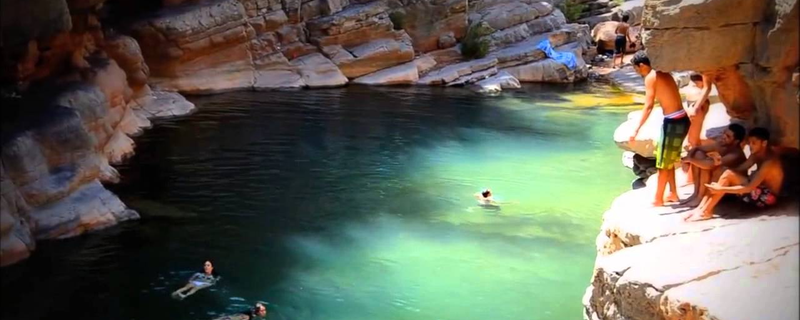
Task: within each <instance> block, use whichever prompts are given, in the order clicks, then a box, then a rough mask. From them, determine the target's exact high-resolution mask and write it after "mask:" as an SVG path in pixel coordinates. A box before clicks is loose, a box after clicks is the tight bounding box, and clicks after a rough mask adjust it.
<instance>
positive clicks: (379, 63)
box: [338, 31, 414, 79]
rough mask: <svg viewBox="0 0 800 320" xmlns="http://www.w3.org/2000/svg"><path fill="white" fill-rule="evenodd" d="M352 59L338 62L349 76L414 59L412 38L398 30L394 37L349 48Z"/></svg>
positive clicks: (352, 76)
mask: <svg viewBox="0 0 800 320" xmlns="http://www.w3.org/2000/svg"><path fill="white" fill-rule="evenodd" d="M349 51H350V53H352V55H353V59H352V60H348V61H345V62H341V63H339V64H338V66H339V68H340V69H341V70H342V73H343V74H344V75H345V76H346V77H348V78H351V79H352V78H357V77H360V76H363V75H366V74H369V73H372V72H375V71H378V70H381V69H385V68H388V67H392V66H396V65H398V64H401V63H404V62H408V61H411V60H412V59H414V48H413V47H412V45H411V38H410V37H409V36H408V35H407V34H406V33H405V32H402V31H401V32H397V33H396V34H395V35H394V38H393V39H377V40H373V41H370V42H368V43H365V44H363V45H360V46H357V47H353V48H352V49H350V50H349Z"/></svg>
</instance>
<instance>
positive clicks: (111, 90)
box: [0, 0, 590, 265]
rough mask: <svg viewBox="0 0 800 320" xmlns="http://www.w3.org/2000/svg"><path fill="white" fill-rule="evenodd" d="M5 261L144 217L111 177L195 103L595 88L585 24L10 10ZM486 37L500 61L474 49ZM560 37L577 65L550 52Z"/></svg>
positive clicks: (556, 18) (161, 9) (342, 11)
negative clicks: (471, 32) (460, 89)
mask: <svg viewBox="0 0 800 320" xmlns="http://www.w3.org/2000/svg"><path fill="white" fill-rule="evenodd" d="M2 18H3V19H2V62H3V66H4V68H3V69H2V89H3V101H4V105H5V104H7V103H10V104H11V105H14V106H13V107H8V108H5V106H4V109H3V115H4V117H3V118H4V121H6V122H4V123H7V124H9V125H4V126H3V152H2V185H3V193H2V215H0V217H2V219H1V220H0V221H1V222H2V225H1V226H0V235H2V239H3V246H2V251H1V252H0V264H2V265H7V264H10V263H13V262H16V261H19V260H20V259H23V258H25V257H26V256H27V255H29V253H30V251H31V250H33V249H34V248H35V239H49V238H62V237H69V236H74V235H77V234H81V233H83V232H86V231H91V230H95V229H99V228H103V227H106V226H109V225H113V224H115V223H117V222H119V221H124V220H127V219H135V218H137V217H138V215H137V214H136V213H135V212H133V211H131V210H129V209H128V208H127V207H126V206H125V205H124V204H123V203H122V202H120V201H119V199H118V198H117V197H116V196H114V195H113V194H112V193H110V192H109V191H107V190H106V189H105V188H104V187H103V185H102V183H113V182H115V181H116V180H117V179H118V177H117V173H116V171H115V170H114V169H113V167H111V165H113V164H115V163H118V162H120V161H123V160H124V159H125V158H126V157H128V156H130V155H131V154H132V152H133V149H134V141H133V140H132V139H131V138H130V137H131V136H133V135H136V134H138V133H140V132H141V130H142V128H145V127H148V126H150V122H149V120H148V118H152V117H161V116H175V115H181V114H186V113H188V112H190V111H191V110H192V109H193V105H192V104H191V103H189V102H188V101H186V100H185V99H184V98H183V97H182V96H181V95H180V94H178V93H177V92H182V93H213V92H221V91H228V90H238V89H256V90H258V89H272V88H301V87H306V88H323V87H336V86H342V85H345V84H347V83H348V82H350V81H353V82H354V83H358V84H369V85H394V84H405V85H412V84H415V85H448V86H455V85H471V84H476V86H474V87H475V88H480V91H485V92H491V91H496V90H499V89H501V88H514V87H517V86H518V82H573V81H577V80H581V79H584V78H585V77H586V75H587V68H586V65H585V63H584V61H583V59H582V56H583V53H584V51H585V50H586V48H588V45H589V43H590V38H589V29H588V28H587V27H586V26H585V25H576V24H567V23H566V19H565V18H564V15H563V14H562V13H561V11H559V10H558V9H556V8H554V7H553V5H551V4H550V3H548V2H543V1H535V0H478V1H468V0H414V1H412V0H402V1H397V0H372V1H370V0H366V1H365V0H298V1H291V0H163V1H159V0H142V1H133V0H114V1H105V0H31V1H15V0H2ZM468 26H476V27H480V28H481V30H482V33H481V34H480V35H479V36H480V38H481V39H482V40H483V41H485V42H486V43H487V44H488V46H489V49H490V50H489V54H488V55H487V56H486V57H484V58H481V59H475V60H467V59H465V58H464V57H463V56H462V54H461V48H460V47H461V46H460V45H459V42H460V41H461V40H462V38H463V37H464V36H465V34H466V32H467V28H468ZM545 39H546V40H549V41H550V43H551V44H552V45H553V47H555V48H556V49H557V50H559V51H569V52H573V53H574V54H575V55H576V56H577V57H578V59H577V62H578V67H577V68H575V69H569V68H567V67H566V66H564V65H562V64H560V63H558V62H556V61H554V60H552V59H548V58H547V57H546V56H545V55H544V53H543V52H542V51H540V50H538V49H537V46H536V45H537V44H538V43H539V42H540V41H542V40H545Z"/></svg>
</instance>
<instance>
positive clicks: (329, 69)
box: [292, 53, 347, 88]
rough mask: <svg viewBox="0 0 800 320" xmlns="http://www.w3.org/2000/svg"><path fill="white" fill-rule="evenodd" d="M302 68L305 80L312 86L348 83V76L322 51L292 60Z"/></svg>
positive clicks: (306, 83) (320, 86)
mask: <svg viewBox="0 0 800 320" xmlns="http://www.w3.org/2000/svg"><path fill="white" fill-rule="evenodd" d="M292 65H293V66H296V67H297V68H298V69H299V70H300V75H301V76H302V77H303V82H304V83H305V85H306V86H308V87H310V88H330V87H339V86H343V85H345V84H347V78H346V77H345V76H344V75H343V74H342V72H341V71H339V68H337V67H336V65H335V64H333V62H331V61H330V60H328V58H326V57H325V56H323V55H322V54H320V53H313V54H310V55H306V56H302V57H300V58H297V59H295V60H292Z"/></svg>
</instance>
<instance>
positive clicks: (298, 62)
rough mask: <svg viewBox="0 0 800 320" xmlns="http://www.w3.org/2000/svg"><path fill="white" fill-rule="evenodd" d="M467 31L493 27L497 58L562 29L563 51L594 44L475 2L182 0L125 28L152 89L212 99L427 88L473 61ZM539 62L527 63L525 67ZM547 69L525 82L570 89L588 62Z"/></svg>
mask: <svg viewBox="0 0 800 320" xmlns="http://www.w3.org/2000/svg"><path fill="white" fill-rule="evenodd" d="M468 10H469V16H468V15H467V13H468V12H467V11H468ZM468 24H470V25H482V26H485V27H486V29H485V30H486V32H485V33H484V34H483V38H484V39H485V40H486V41H487V42H488V43H489V46H490V49H491V50H492V51H498V50H501V49H503V48H507V47H510V46H519V44H520V42H523V41H526V40H529V39H530V38H532V37H535V36H541V35H547V34H548V33H557V32H561V34H569V35H568V36H565V37H567V38H568V39H567V40H556V42H559V41H560V42H559V45H560V44H566V43H567V42H578V43H580V45H578V47H581V48H585V47H586V45H585V44H584V42H586V41H588V39H586V38H585V37H587V36H588V32H584V31H578V30H579V29H580V28H578V27H577V26H574V25H567V24H566V21H565V19H564V16H563V14H562V13H561V12H560V11H558V10H557V9H555V8H553V6H552V5H550V4H549V3H547V2H541V1H532V0H496V1H474V2H470V4H469V5H468V4H467V0H448V1H444V0H431V1H427V0H426V1H406V2H398V1H389V0H375V1H359V2H348V1H342V2H334V1H310V2H303V4H302V8H300V9H298V4H297V2H291V1H284V2H281V1H261V0H259V1H256V0H218V1H210V0H206V1H184V2H181V3H171V5H170V6H165V7H163V8H161V9H160V11H158V12H156V13H154V14H151V15H145V16H143V17H141V18H139V19H137V20H136V21H134V22H133V23H131V24H130V25H129V26H128V27H127V29H129V32H130V33H131V34H132V35H133V36H134V37H135V38H136V39H137V40H138V41H139V43H141V44H142V48H144V50H143V55H144V57H145V60H146V61H147V64H148V65H149V66H150V68H151V77H150V83H151V84H152V85H153V86H154V87H156V88H161V89H164V90H175V91H181V92H187V93H210V92H219V91H225V90H234V89H267V88H287V87H311V88H314V87H330V86H340V85H344V84H346V83H347V82H349V81H355V82H357V83H362V84H408V83H418V84H420V82H417V80H411V79H423V78H424V77H425V73H426V72H434V71H436V69H439V68H444V67H446V66H447V65H449V64H453V63H457V62H465V61H464V59H463V57H461V55H460V50H459V47H458V46H457V44H458V41H459V40H460V39H461V38H462V37H464V35H465V33H466V30H467V26H468ZM539 39H542V38H541V37H540V38H539ZM527 45H528V48H527V50H530V51H532V50H534V48H531V47H530V45H531V44H530V43H528V44H527ZM574 47H575V46H573V47H569V48H561V49H568V50H575V48H574ZM428 52H429V53H430V55H428V57H430V58H432V59H434V61H435V62H436V63H435V65H434V66H433V68H432V70H429V69H431V68H424V69H425V70H421V69H419V68H417V71H416V74H414V72H415V71H414V69H415V68H412V67H411V65H410V64H409V63H410V62H411V61H412V60H414V59H415V58H417V57H420V55H421V54H424V53H428ZM576 52H577V53H579V54H582V51H581V50H578V51H576ZM308 56H310V57H308ZM508 59H513V58H508ZM508 59H507V60H508ZM542 59H544V57H543V56H540V57H539V59H537V60H542ZM580 60H582V59H580ZM532 62H535V61H533V60H532V59H529V58H527V57H526V59H524V60H521V61H519V63H517V65H521V64H523V63H532ZM581 62H582V61H581ZM512 64H513V63H506V65H505V66H502V67H511V66H513V65H512ZM546 65H547V66H549V67H548V68H541V67H540V68H538V69H539V70H544V71H538V72H536V73H537V75H536V76H529V77H527V78H526V79H520V80H522V81H552V82H571V81H575V80H579V79H582V78H584V77H585V67H583V65H581V68H579V70H565V69H566V68H559V67H557V66H555V65H552V66H550V64H546ZM378 72H380V73H378ZM489 73H491V72H489ZM542 73H545V74H546V75H544V76H539V74H542ZM464 75H465V74H462V75H460V76H464ZM490 75H491V74H487V76H490ZM362 77H366V78H364V79H360V80H357V79H359V78H362ZM314 79H324V80H323V81H315V80H314ZM382 79H385V82H384V81H382ZM477 80H480V79H477V77H476V79H475V81H477ZM423 83H424V82H423ZM457 83H458V84H464V83H465V82H463V81H462V82H457ZM437 84H444V82H441V83H437Z"/></svg>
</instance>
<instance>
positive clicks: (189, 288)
mask: <svg viewBox="0 0 800 320" xmlns="http://www.w3.org/2000/svg"><path fill="white" fill-rule="evenodd" d="M220 279H221V277H220V275H219V274H218V273H217V272H216V271H214V264H213V263H211V261H210V260H208V261H206V262H205V263H204V264H203V270H202V271H201V272H197V273H195V274H193V275H192V276H191V277H190V278H189V281H187V283H186V285H185V286H183V287H182V288H180V289H178V290H175V292H173V293H172V297H173V298H176V299H179V300H183V299H185V298H186V297H188V296H190V295H192V294H194V293H195V292H197V291H198V290H201V289H205V288H208V287H211V286H213V285H215V284H216V283H217V282H218V281H219V280H220ZM266 315H267V307H266V306H264V304H262V303H260V302H258V303H256V304H255V306H253V307H252V308H248V309H247V310H244V311H241V312H238V313H236V314H234V315H229V316H223V317H222V318H220V320H252V319H256V318H258V317H265V316H266Z"/></svg>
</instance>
